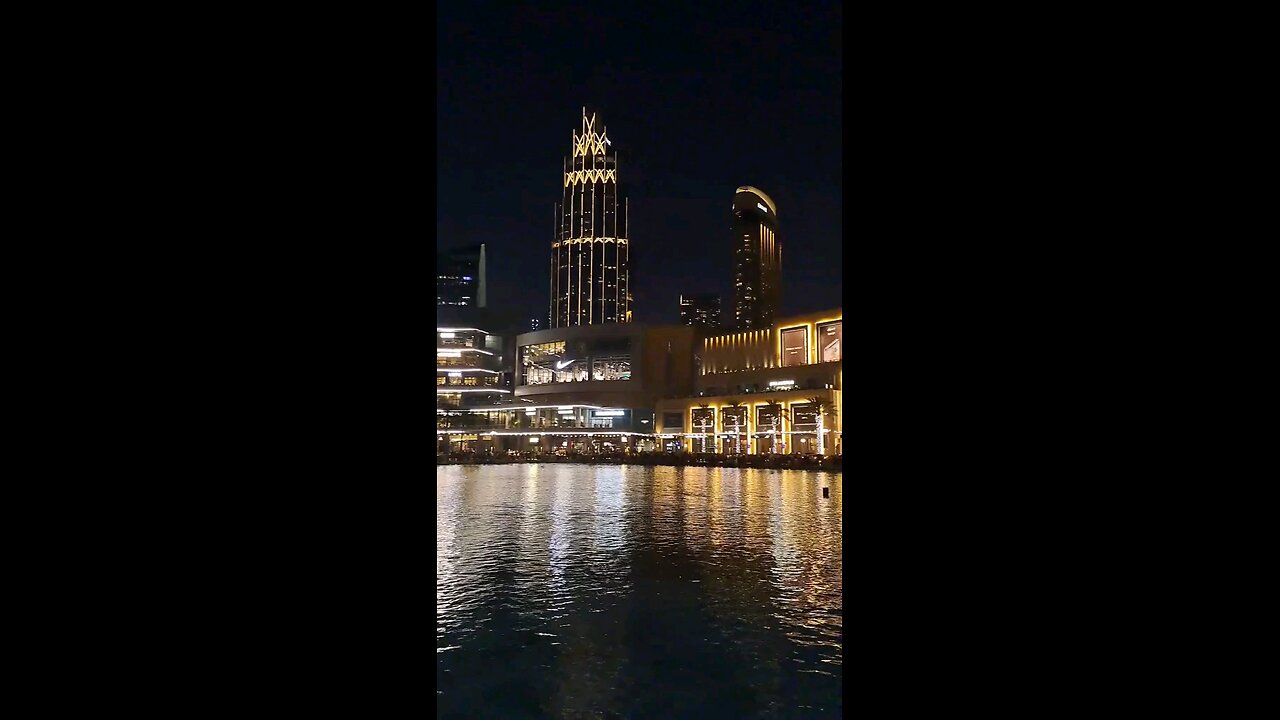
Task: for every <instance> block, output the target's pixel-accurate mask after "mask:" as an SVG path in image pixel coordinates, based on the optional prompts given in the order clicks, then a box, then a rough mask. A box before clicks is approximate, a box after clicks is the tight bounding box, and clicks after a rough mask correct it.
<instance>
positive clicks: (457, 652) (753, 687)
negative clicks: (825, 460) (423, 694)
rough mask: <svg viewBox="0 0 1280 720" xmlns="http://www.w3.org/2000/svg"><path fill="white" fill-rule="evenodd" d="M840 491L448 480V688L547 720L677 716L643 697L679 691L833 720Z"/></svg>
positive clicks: (534, 478)
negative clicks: (516, 691)
mask: <svg viewBox="0 0 1280 720" xmlns="http://www.w3.org/2000/svg"><path fill="white" fill-rule="evenodd" d="M823 487H829V488H830V489H831V496H830V498H822V488H823ZM841 489H842V488H841V476H840V475H838V474H834V475H829V474H826V473H813V472H803V471H778V470H761V469H737V468H669V467H657V468H641V467H628V466H600V467H594V466H585V465H581V466H580V465H543V466H539V465H516V466H497V467H487V468H456V467H451V468H442V469H441V471H440V473H439V474H438V477H437V485H436V504H437V508H436V510H437V520H436V543H437V547H436V582H437V607H438V610H437V612H438V618H437V626H438V627H437V661H438V673H446V674H444V675H443V676H442V677H444V678H445V680H446V681H447V682H445V681H442V687H445V688H446V693H447V692H449V690H448V688H453V690H452V691H453V692H454V693H457V694H458V695H459V697H466V698H468V699H467V701H466V702H471V703H482V704H483V703H488V702H490V701H491V700H492V698H494V697H497V695H498V694H500V692H507V690H509V689H510V688H511V687H516V686H519V687H524V688H525V691H526V692H527V693H528V694H530V696H531V697H535V696H536V698H537V704H538V707H539V708H540V709H539V712H541V714H543V715H545V716H548V717H553V716H554V717H575V716H592V717H595V716H598V713H599V710H600V709H601V708H623V707H637V705H636V703H641V705H643V703H645V702H658V705H656V706H645V707H647V708H648V710H646V711H645V712H641V713H640V714H646V712H648V713H649V714H653V713H657V715H655V716H671V717H674V716H681V715H680V711H679V710H678V709H677V707H678V703H677V705H671V706H670V707H669V709H668V710H663V709H662V708H666V707H668V706H665V705H662V704H661V702H659V701H657V700H653V698H658V697H665V696H666V693H667V690H668V689H671V688H673V687H677V686H681V684H682V683H684V684H687V687H686V688H685V690H687V692H688V693H689V694H690V695H689V696H690V697H693V696H696V695H698V693H701V692H704V691H705V690H706V689H707V688H708V687H716V688H728V689H726V690H724V692H725V693H727V694H726V695H725V697H726V698H731V697H738V696H739V695H741V696H742V697H747V698H749V699H750V698H754V699H753V700H749V702H766V700H767V702H768V703H770V704H772V705H771V706H778V707H791V708H794V709H795V712H797V713H799V715H803V716H810V715H807V714H806V713H807V712H808V711H807V710H805V708H807V707H809V705H806V703H812V704H813V706H814V707H817V706H822V707H827V708H830V707H834V706H838V705H839V702H840V701H839V678H840V676H841V675H840V673H841V665H842V662H843V647H842V637H841V633H842V626H843V623H842V617H843V610H842V605H843V587H842V582H841V567H842V553H843V547H842V521H841V503H842V497H843V496H842V492H841ZM508 664H509V665H510V667H511V670H510V671H506V670H504V671H502V672H501V673H497V674H496V675H495V676H494V678H493V679H487V678H488V676H489V675H491V674H494V673H493V672H492V671H493V669H495V668H504V667H507V666H508ZM439 668H443V670H441V669H439ZM455 670H456V671H457V672H458V675H450V674H447V673H451V672H453V671H455ZM797 674H802V675H797ZM459 675H461V676H465V678H466V680H465V681H464V680H461V679H459ZM539 678H541V680H538V681H537V682H535V680H537V679H539ZM797 678H808V679H797ZM814 678H825V679H823V680H821V682H825V683H828V684H819V685H814V684H813V683H815V682H820V681H819V680H817V679H814ZM486 682H492V683H498V684H500V683H508V685H502V686H501V687H504V688H507V690H501V691H499V690H497V689H495V688H496V687H497V686H496V685H495V686H494V687H489V686H486V685H484V683H486ZM466 683H470V685H466ZM511 683H516V684H517V685H511ZM519 683H530V684H529V685H527V686H525V685H519ZM708 683H709V684H708ZM831 683H834V684H831ZM734 688H737V689H734ZM672 692H673V693H675V694H674V695H673V697H675V696H678V695H679V693H678V692H675V691H674V690H673V691H672ZM467 693H471V694H467ZM704 694H705V693H704ZM646 698H648V699H646ZM459 702H461V700H460V701H459ZM530 702H533V700H530ZM663 702H665V701H663ZM672 702H675V701H672ZM743 702H748V701H746V700H744V701H743ZM749 702H748V704H749ZM741 710H742V713H745V714H742V715H741V716H743V717H746V716H754V715H755V714H758V713H756V712H755V711H749V710H747V709H746V706H743V708H742V709H741ZM512 712H515V714H517V715H518V714H520V713H519V712H516V711H514V710H513V711H512ZM726 712H730V714H731V715H732V714H733V712H736V711H731V709H726ZM593 713H595V714H593ZM664 713H665V714H664ZM499 714H501V713H499ZM535 714H537V713H535ZM784 714H785V713H784ZM623 716H627V715H626V713H623Z"/></svg>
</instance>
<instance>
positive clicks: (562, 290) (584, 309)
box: [548, 108, 632, 329]
mask: <svg viewBox="0 0 1280 720" xmlns="http://www.w3.org/2000/svg"><path fill="white" fill-rule="evenodd" d="M572 153H573V154H572V157H571V158H569V159H568V160H566V162H565V164H564V167H563V183H564V194H563V197H562V198H561V202H560V203H558V204H557V205H556V233H555V239H554V241H553V242H552V243H551V306H550V313H549V320H550V323H549V325H548V329H551V328H562V327H573V326H576V325H602V324H608V323H627V322H631V303H632V293H631V273H630V247H629V242H630V241H629V233H628V226H627V200H626V199H625V198H624V197H622V196H621V195H620V194H619V191H618V154H617V152H616V151H615V150H614V149H613V142H612V141H611V140H610V139H609V138H608V133H607V132H606V130H605V129H604V128H603V126H600V127H599V131H597V124H596V116H595V115H594V114H592V115H591V117H590V118H588V117H587V111H586V108H583V110H582V131H581V134H579V133H578V132H576V131H575V132H574V133H573V145H572Z"/></svg>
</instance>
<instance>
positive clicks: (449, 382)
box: [436, 327, 511, 410]
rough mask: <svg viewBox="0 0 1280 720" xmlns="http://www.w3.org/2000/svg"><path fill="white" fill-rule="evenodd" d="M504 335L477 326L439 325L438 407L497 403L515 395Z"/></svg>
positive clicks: (456, 407) (460, 407)
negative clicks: (511, 386) (512, 391)
mask: <svg viewBox="0 0 1280 720" xmlns="http://www.w3.org/2000/svg"><path fill="white" fill-rule="evenodd" d="M503 344H504V343H503V339H502V336H500V335H496V334H494V333H491V332H488V331H486V330H483V329H481V328H477V327H437V328H436V409H437V410H441V409H464V408H470V407H477V406H484V405H493V404H494V403H498V402H502V401H503V400H504V399H510V398H511V388H510V384H509V383H510V374H509V373H508V372H505V367H504V361H505V360H508V359H509V358H508V357H507V356H504V354H503Z"/></svg>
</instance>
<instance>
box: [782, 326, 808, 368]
mask: <svg viewBox="0 0 1280 720" xmlns="http://www.w3.org/2000/svg"><path fill="white" fill-rule="evenodd" d="M808 362H809V328H806V327H798V328H790V329H788V330H783V331H782V367H791V366H793V365H806V364H808Z"/></svg>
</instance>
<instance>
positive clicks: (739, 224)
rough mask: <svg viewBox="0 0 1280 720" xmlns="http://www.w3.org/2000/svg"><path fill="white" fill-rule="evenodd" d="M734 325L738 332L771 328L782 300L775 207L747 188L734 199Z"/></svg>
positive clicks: (779, 245) (754, 190) (757, 191)
mask: <svg viewBox="0 0 1280 720" xmlns="http://www.w3.org/2000/svg"><path fill="white" fill-rule="evenodd" d="M731 247H732V248H733V324H734V327H735V328H736V329H737V330H739V331H746V330H759V329H762V328H770V327H773V319H774V317H775V316H776V315H777V313H778V305H779V303H780V301H781V291H782V288H781V280H782V245H781V244H780V243H779V242H778V206H777V205H774V204H773V200H771V199H769V196H768V195H765V194H764V191H763V190H760V189H759V188H753V187H751V186H750V185H746V186H743V187H740V188H738V192H737V193H735V194H734V196H733V243H732V245H731Z"/></svg>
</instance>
